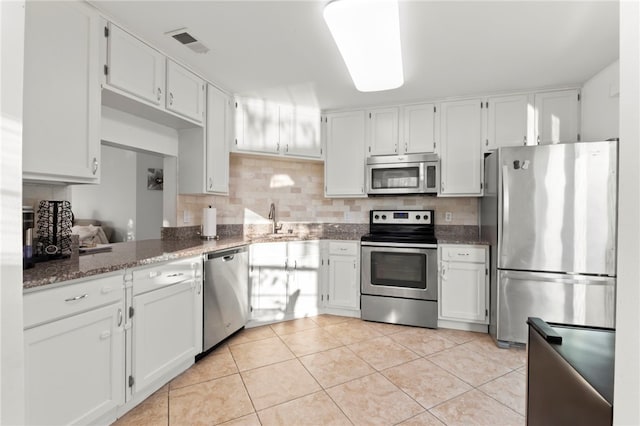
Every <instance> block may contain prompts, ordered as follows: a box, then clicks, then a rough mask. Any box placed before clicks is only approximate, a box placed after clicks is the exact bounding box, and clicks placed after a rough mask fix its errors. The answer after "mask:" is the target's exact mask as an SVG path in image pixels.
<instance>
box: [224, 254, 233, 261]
mask: <svg viewBox="0 0 640 426" xmlns="http://www.w3.org/2000/svg"><path fill="white" fill-rule="evenodd" d="M234 257H236V256H235V255H234V254H232V255H229V256H223V257H222V261H223V262H229V261H230V260H233V258H234Z"/></svg>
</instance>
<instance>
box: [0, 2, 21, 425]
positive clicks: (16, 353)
mask: <svg viewBox="0 0 640 426" xmlns="http://www.w3.org/2000/svg"><path fill="white" fill-rule="evenodd" d="M0 40H1V46H0V51H1V52H2V69H1V71H0V75H1V77H2V80H1V81H0V88H1V90H0V96H1V99H0V105H1V110H0V128H1V132H2V133H1V135H0V236H1V238H0V377H1V378H2V379H1V380H0V382H1V383H0V424H3V425H19V424H23V423H24V353H23V352H24V351H23V347H24V338H23V331H22V327H23V322H22V235H21V234H22V223H21V218H22V214H21V211H22V208H21V205H22V83H23V77H22V74H23V68H24V1H12V2H7V1H2V2H0Z"/></svg>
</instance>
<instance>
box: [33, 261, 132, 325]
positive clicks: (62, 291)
mask: <svg viewBox="0 0 640 426" xmlns="http://www.w3.org/2000/svg"><path fill="white" fill-rule="evenodd" d="M123 276H124V273H123V272H119V273H116V274H108V275H107V276H99V277H98V278H91V279H83V280H81V281H80V280H73V281H69V284H68V285H63V286H61V287H56V288H52V289H44V290H41V291H34V292H32V293H26V294H25V295H24V328H30V327H33V326H35V325H38V324H42V323H46V322H51V321H54V320H56V319H59V318H63V317H67V316H70V315H74V314H77V313H80V312H84V311H88V310H90V309H94V308H96V307H98V306H103V305H107V304H111V303H116V302H118V301H119V300H122V298H123V296H124V292H123V288H124V278H123Z"/></svg>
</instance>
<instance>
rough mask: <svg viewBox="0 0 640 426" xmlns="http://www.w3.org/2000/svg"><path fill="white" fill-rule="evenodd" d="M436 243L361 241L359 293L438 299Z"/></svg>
mask: <svg viewBox="0 0 640 426" xmlns="http://www.w3.org/2000/svg"><path fill="white" fill-rule="evenodd" d="M437 268H438V266H437V246H436V245H427V244H425V245H421V246H420V247H414V246H410V245H407V244H394V243H375V242H362V243H361V269H360V271H361V273H360V286H361V292H362V294H367V295H372V296H389V297H402V298H406V299H421V300H438V269H437Z"/></svg>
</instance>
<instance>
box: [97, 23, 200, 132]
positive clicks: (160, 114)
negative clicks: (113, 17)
mask: <svg viewBox="0 0 640 426" xmlns="http://www.w3.org/2000/svg"><path fill="white" fill-rule="evenodd" d="M104 36H105V40H106V47H103V49H105V50H106V57H105V58H104V61H105V65H104V74H105V77H104V89H106V90H103V92H102V103H103V104H104V105H107V106H109V107H112V108H115V109H119V110H122V111H125V112H128V113H130V114H133V115H137V116H140V117H142V118H145V119H147V120H151V121H154V122H157V123H160V124H162V125H165V126H169V127H173V128H177V129H184V128H193V127H201V126H202V124H203V123H204V107H205V97H206V90H205V82H204V80H203V79H201V78H200V77H198V76H197V75H195V74H194V73H192V72H191V71H189V70H187V69H186V68H185V67H183V66H181V65H180V64H178V63H176V62H175V61H173V60H171V59H168V58H167V57H165V56H164V55H163V54H162V53H160V52H158V51H157V50H155V49H154V48H152V47H151V46H149V45H147V44H146V43H144V42H143V41H141V40H140V39H138V38H136V37H134V36H132V35H131V34H129V33H127V32H126V31H124V30H123V29H121V28H119V27H118V26H117V25H114V24H113V23H111V22H108V23H105V28H104Z"/></svg>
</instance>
